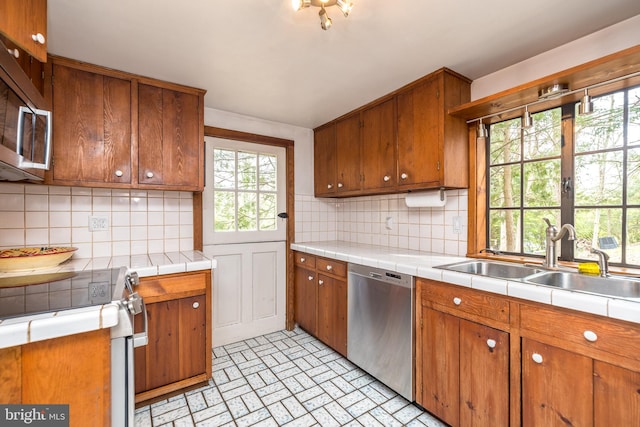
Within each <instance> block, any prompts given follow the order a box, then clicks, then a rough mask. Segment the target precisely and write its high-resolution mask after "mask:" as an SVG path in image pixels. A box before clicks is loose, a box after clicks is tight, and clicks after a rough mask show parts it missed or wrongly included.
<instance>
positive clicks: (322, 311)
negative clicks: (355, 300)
mask: <svg viewBox="0 0 640 427" xmlns="http://www.w3.org/2000/svg"><path fill="white" fill-rule="evenodd" d="M318 338H320V340H321V341H322V342H324V343H325V344H327V345H329V346H330V347H332V348H333V349H335V350H336V351H337V352H338V353H340V354H342V355H343V356H346V355H347V282H346V281H344V280H339V279H335V278H333V277H330V276H327V275H325V274H318Z"/></svg>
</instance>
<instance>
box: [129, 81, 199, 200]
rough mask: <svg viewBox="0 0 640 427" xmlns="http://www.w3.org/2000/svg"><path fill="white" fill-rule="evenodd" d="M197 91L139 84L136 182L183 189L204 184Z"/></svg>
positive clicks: (142, 185)
mask: <svg viewBox="0 0 640 427" xmlns="http://www.w3.org/2000/svg"><path fill="white" fill-rule="evenodd" d="M203 106H204V103H203V102H201V99H200V96H199V95H198V94H192V93H186V92H180V91H176V90H171V89H167V88H162V87H156V86H151V85H147V84H140V85H139V86H138V123H139V129H138V160H139V164H138V182H139V184H140V186H141V187H146V186H151V187H153V186H155V185H162V186H164V187H167V186H168V187H175V189H184V190H194V191H197V190H202V188H203V187H204V174H203V173H202V172H203V167H204V150H203V148H204V142H203V141H204V134H203V133H204V129H201V128H202V122H201V121H200V120H199V117H200V115H201V114H203V113H202V109H203Z"/></svg>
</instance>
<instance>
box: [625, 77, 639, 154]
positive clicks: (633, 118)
mask: <svg viewBox="0 0 640 427" xmlns="http://www.w3.org/2000/svg"><path fill="white" fill-rule="evenodd" d="M627 141H628V144H629V145H636V144H640V88H635V89H633V90H630V91H629V125H628V127H627Z"/></svg>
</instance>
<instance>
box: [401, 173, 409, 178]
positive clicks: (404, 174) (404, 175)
mask: <svg viewBox="0 0 640 427" xmlns="http://www.w3.org/2000/svg"><path fill="white" fill-rule="evenodd" d="M407 178H409V175H407V174H406V173H403V174H402V175H400V179H407Z"/></svg>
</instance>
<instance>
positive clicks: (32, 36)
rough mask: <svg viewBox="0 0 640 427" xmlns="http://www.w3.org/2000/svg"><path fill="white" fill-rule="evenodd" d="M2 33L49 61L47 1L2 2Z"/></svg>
mask: <svg viewBox="0 0 640 427" xmlns="http://www.w3.org/2000/svg"><path fill="white" fill-rule="evenodd" d="M0 10H1V11H2V13H1V14H0V33H2V34H4V35H5V36H6V37H7V38H9V39H10V40H12V41H13V42H14V43H16V44H17V45H18V46H20V47H21V48H22V49H24V50H25V51H27V52H28V53H29V54H30V55H32V56H33V57H35V58H36V59H37V60H38V61H40V62H46V61H47V0H0Z"/></svg>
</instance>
